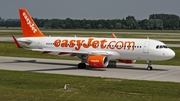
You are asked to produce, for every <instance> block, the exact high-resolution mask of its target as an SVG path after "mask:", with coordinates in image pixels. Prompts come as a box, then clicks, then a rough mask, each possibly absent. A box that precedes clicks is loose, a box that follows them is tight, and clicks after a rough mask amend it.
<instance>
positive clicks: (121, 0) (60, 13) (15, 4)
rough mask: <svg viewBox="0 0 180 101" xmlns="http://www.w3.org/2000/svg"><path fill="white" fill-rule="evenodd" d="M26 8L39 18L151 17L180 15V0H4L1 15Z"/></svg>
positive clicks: (16, 16)
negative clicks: (156, 15)
mask: <svg viewBox="0 0 180 101" xmlns="http://www.w3.org/2000/svg"><path fill="white" fill-rule="evenodd" d="M19 8H26V9H27V10H28V12H29V13H30V15H31V16H32V17H34V18H38V19H53V18H57V19H66V18H71V19H123V18H126V17H127V16H129V15H130V16H134V17H135V19H137V20H143V19H148V18H149V15H150V14H162V13H164V14H175V15H178V16H180V0H0V17H1V18H12V19H19V14H18V9H19Z"/></svg>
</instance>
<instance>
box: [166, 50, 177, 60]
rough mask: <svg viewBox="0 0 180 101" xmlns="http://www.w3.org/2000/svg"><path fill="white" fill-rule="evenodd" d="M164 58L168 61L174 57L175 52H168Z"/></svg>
mask: <svg viewBox="0 0 180 101" xmlns="http://www.w3.org/2000/svg"><path fill="white" fill-rule="evenodd" d="M166 56H167V57H168V58H169V59H172V58H173V57H174V56H175V52H174V51H173V50H171V49H170V50H169V52H168V54H166Z"/></svg>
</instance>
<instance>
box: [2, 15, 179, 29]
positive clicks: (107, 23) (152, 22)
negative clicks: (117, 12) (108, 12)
mask: <svg viewBox="0 0 180 101" xmlns="http://www.w3.org/2000/svg"><path fill="white" fill-rule="evenodd" d="M33 19H34V21H35V23H36V24H37V25H38V27H44V28H45V29H118V30H119V29H143V30H179V29H180V17H179V16H177V15H174V14H151V15H149V19H144V20H136V19H135V17H134V16H128V17H126V18H123V19H107V20H105V19H99V20H87V19H82V20H78V19H71V18H66V19H37V18H33ZM20 26H21V25H20V21H19V19H16V20H13V19H10V20H2V19H0V27H7V28H8V27H20Z"/></svg>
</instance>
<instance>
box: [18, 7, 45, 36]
mask: <svg viewBox="0 0 180 101" xmlns="http://www.w3.org/2000/svg"><path fill="white" fill-rule="evenodd" d="M19 16H20V21H21V27H22V32H23V36H24V37H43V36H44V35H43V34H42V33H41V31H40V30H39V28H38V27H37V25H36V24H35V22H34V21H33V19H32V18H31V16H30V14H29V13H28V12H27V10H26V9H19Z"/></svg>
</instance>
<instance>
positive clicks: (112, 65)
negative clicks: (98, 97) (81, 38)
mask: <svg viewBox="0 0 180 101" xmlns="http://www.w3.org/2000/svg"><path fill="white" fill-rule="evenodd" d="M4 63H35V64H46V65H58V66H59V65H65V66H71V67H66V68H63V67H62V66H61V67H59V68H53V69H38V70H29V71H55V70H79V69H78V68H77V64H71V63H54V62H38V61H36V60H14V61H13V62H4ZM106 68H111V69H127V70H128V69H129V70H146V71H147V68H146V67H145V68H140V67H134V66H131V65H117V64H116V62H110V63H109V65H108V66H107V67H106ZM106 68H93V67H91V66H89V65H87V67H86V70H92V71H106ZM153 71H168V70H165V69H156V68H153Z"/></svg>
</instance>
